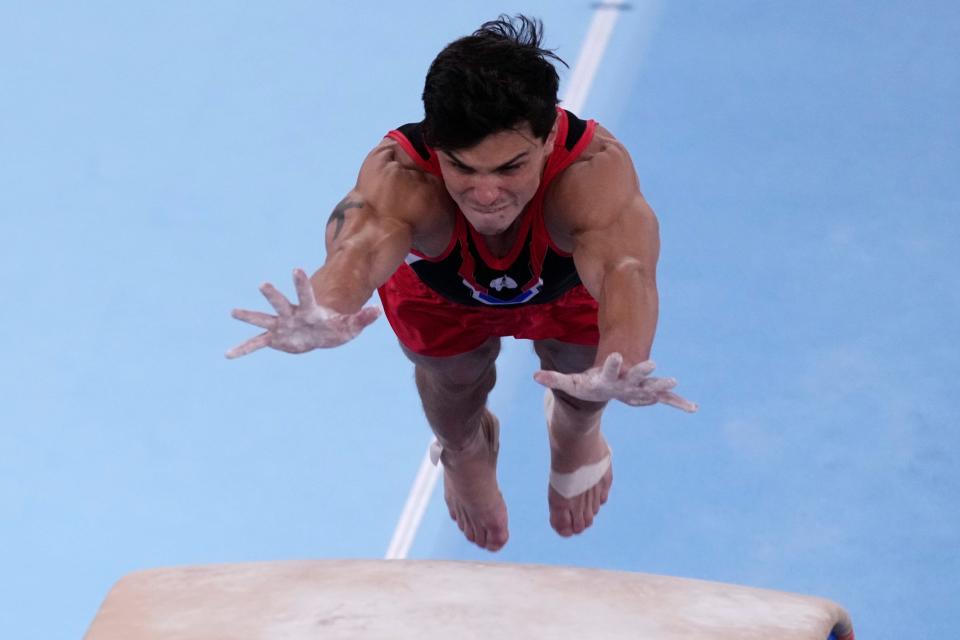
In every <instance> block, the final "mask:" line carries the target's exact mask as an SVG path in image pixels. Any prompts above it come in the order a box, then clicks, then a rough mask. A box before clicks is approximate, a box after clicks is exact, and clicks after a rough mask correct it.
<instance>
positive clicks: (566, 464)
mask: <svg viewBox="0 0 960 640" xmlns="http://www.w3.org/2000/svg"><path fill="white" fill-rule="evenodd" d="M545 409H546V414H547V421H548V422H547V424H548V429H549V432H550V470H551V473H550V488H549V490H548V493H547V503H548V504H549V506H550V526H552V527H553V528H554V530H556V532H557V533H559V534H560V535H561V536H564V537H569V536H572V535H574V534H579V533H583V531H584V530H585V529H586V528H587V527H589V526H590V525H592V524H593V519H594V518H595V517H596V515H597V513H598V512H599V511H600V506H601V505H602V504H604V503H605V502H606V501H607V497H608V496H609V494H610V486H611V485H612V484H613V469H612V468H611V466H610V460H609V456H610V448H609V447H608V446H607V441H606V440H605V439H604V437H603V434H601V433H600V415H599V413H598V414H597V415H596V418H595V420H594V421H593V424H588V425H584V424H578V423H577V421H576V419H575V418H574V416H573V412H572V411H571V410H570V409H569V407H567V406H566V405H565V404H564V403H563V402H557V401H556V400H555V398H554V395H553V393H552V392H550V391H548V392H547V397H546V399H545Z"/></svg>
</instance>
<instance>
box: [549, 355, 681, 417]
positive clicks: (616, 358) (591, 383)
mask: <svg viewBox="0 0 960 640" xmlns="http://www.w3.org/2000/svg"><path fill="white" fill-rule="evenodd" d="M655 367H656V365H655V364H654V363H653V360H647V361H646V362H641V363H639V364H636V365H634V366H632V367H628V368H627V369H626V370H625V371H623V370H622V368H623V356H621V355H620V354H619V353H616V352H614V353H611V354H610V355H609V356H607V359H606V360H605V361H604V363H603V365H602V366H599V367H593V368H592V369H587V370H586V371H584V372H583V373H559V372H557V371H544V370H540V371H537V372H536V373H535V374H533V378H534V380H536V381H537V382H539V383H540V384H542V385H543V386H545V387H550V388H551V389H558V390H560V391H564V392H566V393H569V394H570V395H572V396H574V397H576V398H580V399H582V400H593V401H598V402H605V401H607V400H620V401H621V402H625V403H627V404H629V405H631V406H634V407H639V406H641V405H650V404H656V403H658V402H662V403H663V404H668V405H670V406H671V407H676V408H677V409H681V410H683V411H686V412H688V413H693V412H694V411H696V410H697V408H698V407H697V405H696V403H693V402H690V401H689V400H686V399H685V398H681V397H680V396H678V395H677V394H675V393H673V392H672V391H671V389H673V388H674V387H675V386H677V381H676V380H675V379H674V378H653V377H651V376H650V374H651V373H653V370H654V368H655Z"/></svg>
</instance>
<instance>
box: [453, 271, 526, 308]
mask: <svg viewBox="0 0 960 640" xmlns="http://www.w3.org/2000/svg"><path fill="white" fill-rule="evenodd" d="M504 277H506V276H504ZM501 279H502V278H497V280H501ZM508 279H509V278H508ZM494 282H496V280H494ZM510 282H512V283H513V287H510V288H513V289H515V288H517V286H518V285H517V283H516V282H514V281H513V280H510ZM463 284H464V285H466V287H467V288H468V289H470V294H471V295H472V296H473V299H474V300H477V301H479V302H482V303H483V304H489V305H498V304H523V303H524V302H527V301H528V300H530V298H532V297H534V296H535V295H537V294H538V293H540V290H541V289H542V288H543V279H542V278H541V279H539V280H537V284H535V285H533V286H532V287H530V288H529V289H527V290H526V291H521V292H520V293H518V294H517V295H516V296H514V297H513V298H510V299H509V300H502V299H500V298H494V297H493V296H491V295H490V294H489V293H484V292H482V291H479V290H478V289H477V288H476V287H474V286H473V285H472V284H470V282H469V281H468V280H467V279H464V280H463ZM492 286H493V283H491V287H492Z"/></svg>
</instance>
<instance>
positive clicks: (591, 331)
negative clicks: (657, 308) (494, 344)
mask: <svg viewBox="0 0 960 640" xmlns="http://www.w3.org/2000/svg"><path fill="white" fill-rule="evenodd" d="M557 117H558V129H557V137H556V141H555V142H554V148H553V151H552V152H551V154H550V156H549V157H548V159H547V165H546V167H545V168H544V172H543V177H542V179H541V181H540V186H539V188H538V189H537V192H536V194H535V195H534V196H533V198H532V199H531V200H530V202H529V203H528V204H527V206H526V207H525V208H524V210H523V213H521V222H520V225H521V226H520V233H519V234H518V237H517V241H516V243H515V244H514V246H513V247H512V248H511V250H510V252H509V253H508V254H507V255H506V256H504V257H503V258H497V257H495V256H494V255H492V253H491V252H490V251H489V249H488V248H487V245H486V242H485V241H484V240H483V237H482V236H481V235H480V234H479V233H477V231H476V230H475V229H474V228H473V227H472V226H471V225H470V223H469V222H468V221H467V219H466V218H465V217H464V215H463V213H461V212H460V211H458V212H457V217H456V223H455V227H454V233H453V234H452V236H451V238H450V243H449V244H448V246H447V248H446V250H445V251H444V252H443V253H442V254H441V255H439V256H436V257H427V256H425V255H423V254H422V253H420V252H418V251H416V250H412V251H411V253H410V254H409V255H408V256H407V260H406V264H405V265H401V267H400V269H398V270H397V272H396V273H395V274H394V275H393V277H392V278H391V279H390V281H388V282H387V283H386V284H385V285H384V286H383V287H381V288H380V298H381V301H382V302H383V304H384V311H385V312H386V314H387V318H388V320H389V321H390V324H391V326H393V328H394V331H395V332H396V333H397V336H398V337H399V338H400V340H401V342H403V343H404V344H405V345H406V346H407V347H408V348H410V349H412V350H413V351H416V352H418V353H422V354H424V355H452V354H453V353H460V352H463V351H468V350H469V349H471V348H475V347H477V346H479V345H480V344H482V343H483V341H484V340H485V339H486V337H489V336H491V335H501V336H504V335H514V336H516V337H525V338H532V339H540V338H556V339H560V340H566V341H569V342H574V343H578V344H596V341H597V338H598V334H597V330H596V310H597V309H596V303H595V301H594V300H593V298H591V297H590V295H589V294H588V293H587V292H586V290H585V289H584V288H583V285H582V284H581V282H580V276H579V275H578V274H577V270H576V267H575V266H574V263H573V258H572V256H571V255H570V254H569V253H566V252H564V251H563V250H561V249H560V248H558V247H557V246H556V245H555V244H554V243H553V242H552V241H551V239H550V235H549V233H548V232H547V228H546V225H545V223H544V218H543V215H544V213H543V202H544V195H545V193H546V190H547V187H548V186H549V185H550V183H551V182H552V181H553V180H554V179H555V178H556V177H557V175H559V174H560V172H562V171H563V170H564V169H566V168H567V167H568V166H570V164H571V163H572V162H573V161H574V160H576V159H577V158H578V157H579V156H580V154H581V153H583V150H584V149H586V147H587V145H589V144H590V141H591V140H592V139H593V134H594V131H595V129H596V122H595V121H593V120H581V119H580V118H577V117H576V116H574V115H573V114H572V113H570V112H569V111H565V110H563V109H559V108H558V109H557ZM387 136H388V137H390V138H392V139H393V140H396V141H397V142H398V143H399V144H400V146H401V147H402V148H403V149H404V151H406V153H407V154H408V155H409V156H410V158H411V159H413V161H414V162H416V163H417V165H418V166H420V168H422V169H423V170H424V171H427V172H429V173H431V174H433V175H435V176H437V177H438V178H440V179H441V180H442V179H443V176H442V174H441V172H440V165H439V162H438V160H437V155H436V152H435V151H434V150H433V149H431V148H430V147H428V146H427V145H426V144H425V143H424V141H423V137H422V133H421V128H420V124H419V123H418V124H406V125H403V126H402V127H398V128H397V129H395V130H393V131H391V132H390V133H388V134H387ZM431 294H432V295H431ZM427 298H433V299H434V300H433V301H432V303H431V304H430V305H429V309H428V308H426V307H424V304H425V303H426V302H427ZM415 300H416V301H418V306H417V308H416V310H414V308H413V305H414V301H415ZM571 304H572V305H573V307H575V309H574V308H573V307H571V306H570V305H571ZM446 307H449V309H448V310H447V311H442V309H444V308H446ZM548 307H550V308H548ZM560 307H564V308H565V310H564V312H563V313H562V314H558V313H557V311H558V309H559V308H560ZM468 310H469V313H468ZM511 311H513V312H516V313H510V312H511ZM454 316H457V318H458V320H455V319H454ZM468 317H469V318H474V320H472V321H470V322H469V324H470V327H471V330H470V331H468V328H467V326H466V323H467V322H468V321H467V318H468ZM480 324H482V325H485V326H486V330H485V331H483V332H481V333H483V334H484V335H485V337H484V336H481V335H480V334H476V335H474V334H475V333H476V332H475V331H473V330H474V329H477V328H478V326H479V325H480ZM457 327H459V328H457ZM444 332H446V333H448V334H449V336H448V338H449V339H448V340H446V342H445V343H444V344H443V345H439V344H437V343H438V340H439V341H440V342H444V340H443V339H442V336H440V335H438V334H442V333H444ZM467 333H470V335H465V334H467ZM471 345H472V346H471Z"/></svg>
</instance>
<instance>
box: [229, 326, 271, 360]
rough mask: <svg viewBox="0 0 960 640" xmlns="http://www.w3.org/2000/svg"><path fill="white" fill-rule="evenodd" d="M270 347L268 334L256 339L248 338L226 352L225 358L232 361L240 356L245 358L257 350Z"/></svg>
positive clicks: (262, 334)
mask: <svg viewBox="0 0 960 640" xmlns="http://www.w3.org/2000/svg"><path fill="white" fill-rule="evenodd" d="M269 345H270V334H269V333H261V334H260V335H258V336H257V337H256V338H250V339H249V340H247V341H246V342H244V343H243V344H240V345H237V346H236V347H234V348H233V349H230V351H227V357H228V358H230V359H231V360H233V359H234V358H239V357H240V356H245V355H248V354H250V353H253V352H254V351H256V350H257V349H263V348H264V347H266V346H269Z"/></svg>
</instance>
